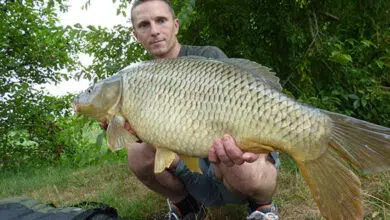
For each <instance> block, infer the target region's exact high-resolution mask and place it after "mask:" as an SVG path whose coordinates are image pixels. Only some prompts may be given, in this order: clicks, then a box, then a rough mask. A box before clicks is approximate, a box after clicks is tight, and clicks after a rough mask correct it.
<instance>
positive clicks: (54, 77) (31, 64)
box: [0, 0, 78, 97]
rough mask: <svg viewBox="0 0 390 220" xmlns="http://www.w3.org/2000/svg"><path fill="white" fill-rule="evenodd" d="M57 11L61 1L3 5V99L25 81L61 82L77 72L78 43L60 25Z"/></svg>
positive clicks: (0, 91)
mask: <svg viewBox="0 0 390 220" xmlns="http://www.w3.org/2000/svg"><path fill="white" fill-rule="evenodd" d="M56 8H60V9H61V10H62V11H64V10H66V7H65V5H64V4H63V3H62V2H61V1H56V2H55V1H52V0H50V1H43V0H41V1H33V0H26V1H11V0H6V1H1V2H0V17H1V18H2V19H1V20H0V27H1V28H0V36H1V37H0V39H1V40H0V42H1V43H0V61H1V65H0V72H1V75H0V82H1V84H0V97H3V96H4V95H5V94H6V93H9V92H10V90H12V89H13V88H15V87H20V86H21V84H22V82H23V83H27V84H28V85H31V84H33V83H45V82H48V81H53V82H58V81H60V80H61V78H63V77H67V74H64V73H61V72H60V71H61V70H63V69H67V70H73V69H74V66H75V64H76V62H75V60H74V58H75V56H76V54H75V52H76V51H77V45H78V44H77V41H76V40H75V39H74V38H70V37H69V36H68V29H67V28H63V27H62V26H59V25H58V18H57V13H56Z"/></svg>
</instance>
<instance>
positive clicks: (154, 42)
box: [151, 40, 164, 45]
mask: <svg viewBox="0 0 390 220" xmlns="http://www.w3.org/2000/svg"><path fill="white" fill-rule="evenodd" d="M163 41H164V40H155V41H152V43H151V44H152V45H153V44H158V43H160V42H163Z"/></svg>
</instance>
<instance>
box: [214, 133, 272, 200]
mask: <svg viewBox="0 0 390 220" xmlns="http://www.w3.org/2000/svg"><path fill="white" fill-rule="evenodd" d="M208 156H209V161H210V162H212V163H214V171H215V176H216V178H217V179H219V180H221V181H222V182H223V184H224V185H225V187H226V188H227V189H228V190H229V191H231V192H235V193H238V194H241V195H244V196H248V197H250V198H252V199H255V200H256V201H257V202H260V203H261V202H264V201H269V200H270V199H271V198H272V195H273V193H274V190H275V186H276V177H277V172H276V168H275V166H274V165H273V164H271V163H270V162H268V161H267V156H268V154H253V153H249V152H242V150H241V149H240V148H239V147H238V146H237V145H236V142H235V140H234V139H233V137H232V136H230V135H224V137H223V138H222V139H221V138H217V139H216V140H215V141H214V145H213V147H212V148H211V149H210V151H209V155H208Z"/></svg>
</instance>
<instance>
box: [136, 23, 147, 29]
mask: <svg viewBox="0 0 390 220" xmlns="http://www.w3.org/2000/svg"><path fill="white" fill-rule="evenodd" d="M147 26H148V24H147V23H141V24H139V25H138V28H146V27H147Z"/></svg>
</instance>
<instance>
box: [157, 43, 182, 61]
mask: <svg viewBox="0 0 390 220" xmlns="http://www.w3.org/2000/svg"><path fill="white" fill-rule="evenodd" d="M180 49H181V44H179V43H177V44H176V45H175V46H174V47H173V48H172V49H171V50H170V51H168V53H166V54H165V55H164V56H160V57H155V58H156V59H169V58H176V57H178V56H179V53H180Z"/></svg>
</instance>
